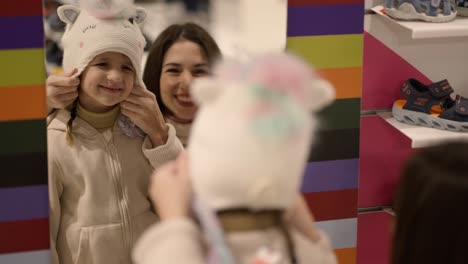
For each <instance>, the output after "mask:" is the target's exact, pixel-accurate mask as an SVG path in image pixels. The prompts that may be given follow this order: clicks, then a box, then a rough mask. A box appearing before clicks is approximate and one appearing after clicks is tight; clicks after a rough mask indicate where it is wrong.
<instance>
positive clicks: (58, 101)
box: [46, 69, 80, 114]
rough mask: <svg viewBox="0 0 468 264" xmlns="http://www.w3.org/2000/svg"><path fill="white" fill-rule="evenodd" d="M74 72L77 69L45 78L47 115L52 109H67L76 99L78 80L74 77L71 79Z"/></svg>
mask: <svg viewBox="0 0 468 264" xmlns="http://www.w3.org/2000/svg"><path fill="white" fill-rule="evenodd" d="M76 72H77V69H74V70H73V71H72V72H71V73H66V74H61V75H50V76H49V77H48V78H47V80H46V94H47V114H50V113H51V112H52V111H53V109H63V108H65V107H67V106H68V105H70V104H71V103H73V101H75V99H76V98H77V97H78V86H79V85H80V80H79V79H78V78H76V77H73V78H72V77H71V76H73V75H74V74H75V73H76Z"/></svg>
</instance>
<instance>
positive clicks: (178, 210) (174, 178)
mask: <svg viewBox="0 0 468 264" xmlns="http://www.w3.org/2000/svg"><path fill="white" fill-rule="evenodd" d="M149 195H150V198H151V201H152V202H153V205H154V208H155V210H156V212H157V213H158V215H159V217H160V218H161V221H164V220H169V219H176V218H185V217H189V216H190V212H191V202H190V201H191V198H192V185H191V182H190V175H189V170H188V158H187V153H186V152H181V154H180V155H179V157H178V158H177V160H175V161H171V162H169V163H166V164H165V165H163V166H161V167H160V168H159V169H158V170H157V171H155V172H154V173H153V176H152V178H151V185H150V189H149Z"/></svg>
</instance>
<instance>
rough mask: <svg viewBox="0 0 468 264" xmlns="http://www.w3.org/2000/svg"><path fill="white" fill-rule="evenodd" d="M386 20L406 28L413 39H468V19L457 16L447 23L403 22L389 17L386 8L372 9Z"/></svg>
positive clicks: (380, 6)
mask: <svg viewBox="0 0 468 264" xmlns="http://www.w3.org/2000/svg"><path fill="white" fill-rule="evenodd" d="M371 10H372V11H374V12H375V13H376V14H378V15H380V17H382V18H384V19H388V20H390V21H392V22H393V23H395V24H397V25H399V26H401V27H403V28H405V29H406V30H408V31H410V32H411V36H412V38H413V39H428V38H448V37H466V36H468V17H460V16H457V17H456V18H455V19H454V20H452V21H450V22H445V23H430V22H422V21H402V20H395V19H393V18H391V17H389V16H387V15H386V14H385V12H384V6H383V5H378V6H375V7H373V8H372V9H371Z"/></svg>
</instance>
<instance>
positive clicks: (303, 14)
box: [287, 0, 364, 264]
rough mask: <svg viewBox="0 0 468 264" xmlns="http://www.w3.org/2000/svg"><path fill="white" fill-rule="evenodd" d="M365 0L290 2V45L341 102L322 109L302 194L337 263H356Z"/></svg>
mask: <svg viewBox="0 0 468 264" xmlns="http://www.w3.org/2000/svg"><path fill="white" fill-rule="evenodd" d="M363 17H364V1H362V0H289V1H288V26H287V35H288V40H287V49H288V50H289V51H291V52H293V53H296V54H298V55H299V56H301V57H303V58H305V59H306V60H307V61H308V62H310V63H311V64H312V65H315V67H316V68H317V69H318V70H319V71H320V73H321V74H322V75H323V76H324V77H325V78H327V79H328V80H330V81H331V82H332V83H333V84H334V86H335V88H336V96H337V100H336V101H335V103H334V104H333V105H331V106H329V107H328V108H327V109H325V110H324V111H323V112H322V113H321V115H320V116H321V122H322V123H321V129H320V131H319V133H318V135H317V137H318V138H317V141H316V145H315V146H314V148H313V149H312V154H311V155H310V157H309V163H308V166H307V169H306V173H305V177H304V182H303V186H302V192H303V193H304V196H305V198H306V200H307V203H308V205H309V208H310V209H311V210H312V212H313V213H314V216H315V218H316V220H317V221H319V223H318V225H319V227H321V228H322V229H324V230H325V231H326V232H328V234H329V235H330V237H331V239H332V244H333V247H334V249H335V252H336V253H337V256H338V259H339V263H342V264H350V263H356V239H357V193H358V192H357V191H358V173H359V129H360V124H359V123H360V105H361V86H362V61H363V54H362V53H363V30H364V29H363V21H364V19H363Z"/></svg>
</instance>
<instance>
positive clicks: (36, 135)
mask: <svg viewBox="0 0 468 264" xmlns="http://www.w3.org/2000/svg"><path fill="white" fill-rule="evenodd" d="M0 131H1V135H2V136H1V137H0V146H1V147H0V155H5V154H8V155H12V154H20V153H38V152H46V151H47V131H46V121H45V119H42V120H28V121H14V122H0Z"/></svg>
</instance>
